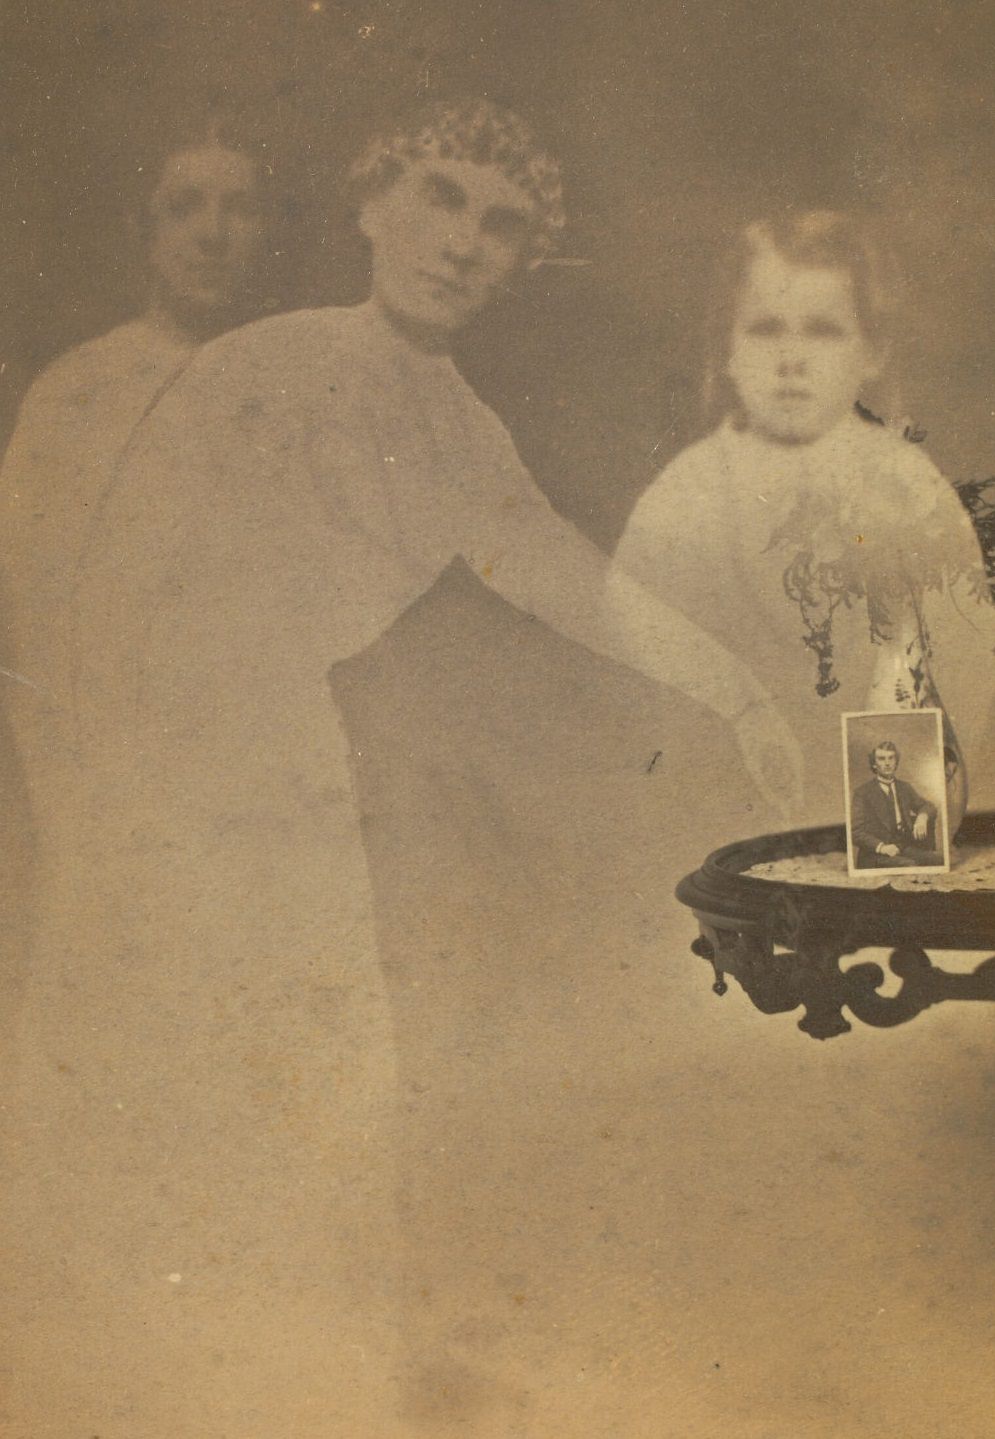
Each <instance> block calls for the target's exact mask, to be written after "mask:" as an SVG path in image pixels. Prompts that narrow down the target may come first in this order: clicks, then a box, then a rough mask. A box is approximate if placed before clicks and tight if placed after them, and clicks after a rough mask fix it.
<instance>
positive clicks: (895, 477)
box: [616, 211, 993, 837]
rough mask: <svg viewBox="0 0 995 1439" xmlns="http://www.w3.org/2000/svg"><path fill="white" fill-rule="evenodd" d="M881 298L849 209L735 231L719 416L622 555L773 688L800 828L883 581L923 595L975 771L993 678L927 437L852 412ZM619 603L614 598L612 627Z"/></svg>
mask: <svg viewBox="0 0 995 1439" xmlns="http://www.w3.org/2000/svg"><path fill="white" fill-rule="evenodd" d="M891 289H892V287H891V286H890V285H889V284H888V283H887V280H886V275H885V266H884V264H883V261H882V256H881V253H880V251H879V250H878V248H877V247H876V246H875V244H874V242H873V240H872V238H871V236H870V234H869V233H868V232H867V230H866V229H865V228H864V227H862V226H861V225H860V224H858V223H857V222H856V221H855V220H853V219H851V218H850V217H848V216H846V215H843V214H838V213H834V212H827V211H813V212H805V213H797V214H793V215H790V216H788V217H786V218H784V219H780V220H776V221H764V222H761V223H757V224H752V225H750V226H748V227H747V228H746V229H745V230H744V231H743V232H742V233H741V235H740V236H739V238H738V242H737V244H736V246H735V248H734V250H733V252H732V253H731V254H730V255H729V256H728V258H727V263H726V267H725V270H724V273H723V276H722V284H721V285H720V286H719V294H718V296H717V299H718V303H717V305H716V310H715V315H714V333H713V344H712V356H711V368H710V373H709V375H708V376H707V384H706V391H707V392H708V394H709V396H710V398H711V399H712V400H713V402H717V404H718V409H719V413H720V414H721V416H722V418H721V421H720V423H719V424H718V427H717V428H716V429H715V430H714V431H713V432H712V433H711V434H710V435H709V436H708V437H707V438H706V439H704V440H701V441H700V442H699V443H697V444H694V445H692V446H690V447H689V448H688V449H686V450H684V451H683V452H682V453H681V454H680V455H678V456H677V458H676V459H675V460H674V461H673V462H672V463H671V464H670V465H668V466H667V468H666V469H665V470H664V472H663V473H662V474H661V475H660V476H659V478H658V479H657V480H656V481H655V482H654V483H653V484H652V485H651V486H650V488H649V490H648V491H647V492H646V493H645V494H644V495H643V496H642V498H641V499H640V501H639V503H638V504H637V506H636V508H635V510H634V512H633V514H632V516H631V518H630V520H629V523H628V525H627V527H626V530H625V533H624V535H623V537H622V540H621V542H620V545H619V548H618V552H617V555H616V563H617V566H618V568H619V570H620V571H621V572H623V573H628V574H629V575H633V576H635V577H636V578H638V579H639V580H641V581H642V582H643V583H644V584H645V585H647V586H649V587H652V588H653V589H654V590H655V591H656V592H657V593H658V594H660V595H661V596H663V597H665V598H666V599H667V600H668V601H669V602H670V603H671V604H673V605H675V606H676V607H677V608H680V609H682V610H683V611H684V613H685V614H686V615H687V616H688V617H689V618H692V619H694V621H695V622H696V623H697V624H699V625H701V626H702V627H704V628H705V629H707V630H709V631H711V633H712V634H713V635H715V636H716V638H719V639H721V641H722V643H723V644H724V645H726V646H727V648H728V649H730V650H731V651H732V652H733V653H734V654H738V655H740V656H741V657H743V658H744V659H747V660H748V661H749V662H750V663H751V665H752V667H753V670H754V673H755V674H756V676H757V677H758V678H759V679H761V680H762V682H763V683H764V684H765V685H766V687H767V688H768V689H769V691H770V693H771V694H772V695H774V696H775V697H776V700H777V703H778V704H779V705H780V706H781V708H782V712H783V713H784V714H785V716H786V717H787V718H788V719H789V722H790V723H792V725H793V726H794V729H795V733H796V737H797V738H798V739H799V741H800V742H801V743H802V746H803V750H804V756H805V818H806V821H807V822H809V823H812V824H815V823H829V822H837V821H839V820H840V819H841V817H842V788H841V779H840V762H839V747H840V741H839V715H840V714H841V713H842V712H844V711H846V710H860V709H863V708H866V707H868V705H867V701H868V691H869V689H870V686H871V681H872V677H873V673H874V668H875V662H876V660H877V659H878V657H879V655H880V654H881V649H880V645H879V644H875V643H874V642H873V641H874V640H875V639H878V640H880V639H881V637H882V633H883V632H885V631H886V630H887V623H886V620H887V617H882V615H881V614H880V613H877V612H876V611H875V603H874V596H875V593H885V594H888V593H889V592H890V593H891V594H892V595H893V594H894V589H893V588H891V589H890V591H889V587H891V586H893V582H894V581H895V580H896V579H901V580H902V583H903V586H904V590H905V593H906V594H907V593H908V589H909V583H911V585H912V586H913V588H916V587H918V586H923V587H925V589H926V591H927V593H926V596H925V603H926V607H927V615H926V618H927V624H928V629H929V634H930V637H931V642H932V648H933V673H934V678H935V679H936V682H937V686H938V689H939V692H940V695H941V696H942V697H943V699H944V703H945V704H946V706H947V709H948V712H949V713H950V714H951V717H952V719H953V722H954V725H955V727H956V728H957V729H958V730H959V732H960V737H961V741H962V744H963V745H964V748H965V750H966V752H967V755H968V765H969V766H970V764H971V757H972V754H973V755H974V756H975V763H974V772H975V773H978V771H979V770H980V769H981V767H982V761H981V758H980V757H979V754H978V746H979V743H980V742H981V732H982V731H983V729H984V727H985V713H986V710H987V706H988V703H989V702H990V698H991V683H990V681H987V682H982V683H979V676H985V675H990V674H991V672H992V669H993V662H992V658H991V644H992V639H991V623H990V616H989V615H987V614H984V613H983V612H982V611H983V610H989V609H990V606H989V605H987V604H984V605H981V604H976V603H975V602H974V600H973V598H972V599H969V598H968V594H967V592H968V589H969V587H970V584H971V582H972V580H973V577H974V576H976V575H977V574H979V573H980V571H979V569H978V566H979V565H980V552H979V549H978V545H977V540H976V538H975V535H974V532H973V530H972V528H971V524H970V521H969V519H968V517H967V515H966V513H965V511H964V510H963V508H962V506H961V505H960V503H959V501H958V500H957V498H956V495H955V493H954V491H953V489H952V488H951V487H950V486H949V485H948V484H947V483H946V481H945V480H944V479H943V478H942V477H941V475H940V474H939V473H938V471H937V470H936V468H935V467H934V466H933V464H932V463H931V461H930V460H929V458H928V457H927V455H926V454H925V453H924V452H923V449H922V447H921V445H919V444H915V443H910V442H909V440H908V439H907V438H905V437H904V436H903V435H902V434H900V433H898V432H896V431H895V430H893V429H890V428H888V427H887V426H886V425H884V424H882V423H880V422H875V420H874V416H873V414H872V411H871V410H870V408H869V407H864V406H862V405H860V403H859V397H860V396H861V394H862V393H864V388H865V386H866V385H868V384H870V383H871V382H872V381H875V382H876V381H879V380H882V379H883V378H884V376H883V371H884V369H885V367H886V365H887V359H888V349H887V342H888V329H889V321H890V319H891V311H892V294H891ZM969 572H970V575H971V579H969V578H968V574H969ZM955 576H959V577H960V579H959V580H958V584H957V587H956V588H957V590H958V593H957V594H953V593H952V591H951V590H950V589H949V587H948V584H947V582H948V580H950V579H952V578H953V577H955ZM861 579H862V580H863V581H866V584H867V589H866V590H865V592H864V593H861V592H860V581H861ZM855 580H856V584H855ZM878 581H880V588H879V587H878ZM941 590H942V591H944V593H943V594H941V593H940V591H941ZM951 595H952V598H953V599H954V600H956V601H957V603H956V604H952V603H951V602H950V597H951ZM869 601H870V602H869ZM628 603H629V602H627V601H626V599H625V598H624V597H623V596H621V595H618V596H616V605H617V607H618V609H619V610H620V612H622V613H623V616H624V615H625V610H626V607H627V604H628ZM702 759H703V761H704V760H705V757H702ZM706 767H707V764H706ZM730 837H731V836H730Z"/></svg>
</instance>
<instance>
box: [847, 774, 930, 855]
mask: <svg viewBox="0 0 995 1439" xmlns="http://www.w3.org/2000/svg"><path fill="white" fill-rule="evenodd" d="M895 791H896V793H897V795H898V807H899V809H900V810H901V812H902V827H901V829H900V828H899V826H898V822H897V819H896V817H895V806H894V803H893V802H892V798H891V795H890V794H886V793H885V792H884V790H883V789H882V788H881V786H880V784H879V783H878V781H877V780H876V779H869V780H868V781H867V783H866V784H862V785H861V786H860V788H859V789H855V790H854V792H853V799H852V802H851V807H850V832H851V834H852V836H853V846H854V849H855V850H856V864H857V867H858V868H860V869H873V868H876V867H878V866H879V865H880V863H881V858H882V857H881V856H880V855H879V854H878V853H877V846H878V845H879V844H897V845H898V847H899V849H900V850H901V851H903V852H904V853H905V857H906V862H911V863H913V864H914V863H915V862H916V855H915V850H916V848H917V847H918V848H924V849H929V850H933V849H934V848H935V844H936V841H935V836H934V835H933V834H932V833H930V834H928V835H927V838H926V840H925V841H916V840H913V838H912V826H913V823H914V822H915V819H916V816H917V815H920V814H926V815H928V816H929V818H930V821H935V819H936V805H935V804H931V803H930V801H929V800H928V799H923V797H922V795H921V794H919V793H918V792H917V790H916V789H915V788H914V786H913V785H910V784H907V783H906V781H905V780H904V779H897V780H896V781H895ZM934 827H935V826H934V824H932V823H931V825H930V830H931V831H932V830H933V829H934ZM891 862H892V863H895V861H894V860H892V861H891Z"/></svg>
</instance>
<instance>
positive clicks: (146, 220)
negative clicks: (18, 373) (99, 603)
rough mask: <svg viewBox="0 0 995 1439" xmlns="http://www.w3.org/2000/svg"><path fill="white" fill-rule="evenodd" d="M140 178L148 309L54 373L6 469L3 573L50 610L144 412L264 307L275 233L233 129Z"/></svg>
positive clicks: (204, 136)
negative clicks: (268, 246)
mask: <svg viewBox="0 0 995 1439" xmlns="http://www.w3.org/2000/svg"><path fill="white" fill-rule="evenodd" d="M138 169H139V172H140V174H141V175H142V176H143V177H144V176H145V175H146V173H147V182H146V189H145V192H144V193H143V194H141V195H139V196H137V197H136V208H135V212H134V215H133V223H134V229H135V231H136V233H137V238H138V241H139V243H140V244H141V246H142V250H143V254H144V257H145V266H146V282H145V283H146V290H147V298H146V303H145V307H144V309H143V310H142V312H141V313H140V314H139V315H138V316H136V317H135V318H134V319H131V320H128V321H126V322H125V323H124V324H120V325H117V326H115V327H114V328H113V329H112V330H110V331H109V332H108V333H107V334H104V335H101V336H99V337H98V338H96V339H93V340H89V341H87V342H86V343H85V344H82V345H80V346H78V347H77V348H75V349H72V350H70V351H69V352H68V353H66V354H64V355H62V356H60V357H59V358H58V359H56V360H55V361H54V362H53V363H52V364H51V365H49V366H48V368H47V369H45V370H44V371H43V373H42V374H41V375H40V376H39V377H38V378H37V379H36V380H35V382H34V384H33V385H32V386H31V388H30V389H29V391H28V393H27V396H26V397H25V399H24V402H23V404H22V406H21V410H20V414H19V416H18V421H17V426H16V429H15V432H14V435H13V437H12V439H11V442H10V446H9V448H8V450H7V455H6V459H5V462H4V467H3V478H2V487H0V490H2V493H0V509H2V515H3V522H4V550H5V554H4V559H5V565H6V567H7V569H8V570H9V571H12V572H13V576H12V577H13V579H14V583H15V584H16V587H17V588H18V590H19V591H20V592H22V593H24V592H27V591H30V592H32V593H34V594H36V595H37V600H38V603H46V604H48V603H52V602H53V601H54V600H56V599H57V597H58V593H59V591H60V588H61V586H63V585H64V584H65V583H67V582H68V577H69V575H70V573H71V571H72V568H73V562H74V559H75V557H76V556H78V554H79V553H80V551H81V549H82V546H83V543H84V537H85V535H86V533H87V531H88V528H89V524H90V522H91V520H92V518H93V515H94V513H95V510H96V508H97V506H98V505H99V501H100V497H101V495H102V494H103V492H104V489H105V487H106V485H107V484H108V482H109V480H110V478H111V476H112V474H113V469H114V465H115V463H116V460H117V458H118V457H119V455H120V454H121V452H122V451H123V449H124V448H125V446H126V445H127V443H128V439H129V437H130V436H131V434H132V432H133V431H134V428H135V426H136V425H137V424H138V422H139V421H140V420H141V418H142V416H143V415H144V414H146V413H147V412H148V410H149V409H150V408H151V407H152V405H153V404H154V403H155V401H156V400H157V399H158V397H159V396H160V395H161V394H162V392H163V391H164V390H165V389H166V387H167V386H168V385H169V384H170V382H171V381H172V380H173V379H174V378H175V377H176V375H177V374H178V373H179V372H180V370H181V369H182V368H183V366H184V365H185V364H186V362H187V360H188V359H189V358H190V356H191V355H192V354H193V353H194V351H195V350H196V348H197V347H198V346H199V345H200V344H202V343H203V342H204V341H206V340H208V339H210V338H212V337H213V336H215V335H218V334H220V333H222V332H223V331H224V330H227V329H230V328H232V327H233V326H235V325H237V324H238V323H240V322H241V321H243V320H245V319H248V318H250V316H251V313H252V310H253V308H254V304H253V297H254V295H255V289H254V280H255V279H256V277H257V276H258V275H259V274H260V272H261V269H262V260H263V258H264V248H265V240H266V233H267V215H266V202H265V195H264V192H263V185H262V175H261V170H262V167H261V165H260V163H259V160H258V158H257V157H256V155H255V154H253V153H252V152H250V150H248V149H247V148H244V147H243V145H242V143H241V140H240V138H239V137H238V135H237V134H236V132H235V130H234V128H233V126H232V123H231V122H230V121H227V120H225V119H223V118H221V117H219V116H212V117H211V118H209V119H208V120H207V121H203V120H201V121H198V123H197V124H196V125H195V126H193V127H191V128H189V129H188V130H187V131H186V132H185V133H183V134H174V135H172V136H171V137H170V138H169V140H167V142H166V143H165V144H164V145H162V146H161V147H160V150H159V157H158V159H157V160H156V161H155V162H154V163H152V164H150V165H148V166H146V165H141V166H139V167H138ZM23 566H27V570H26V571H24V570H23V569H22V567H23ZM50 591H54V593H51V592H50Z"/></svg>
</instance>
